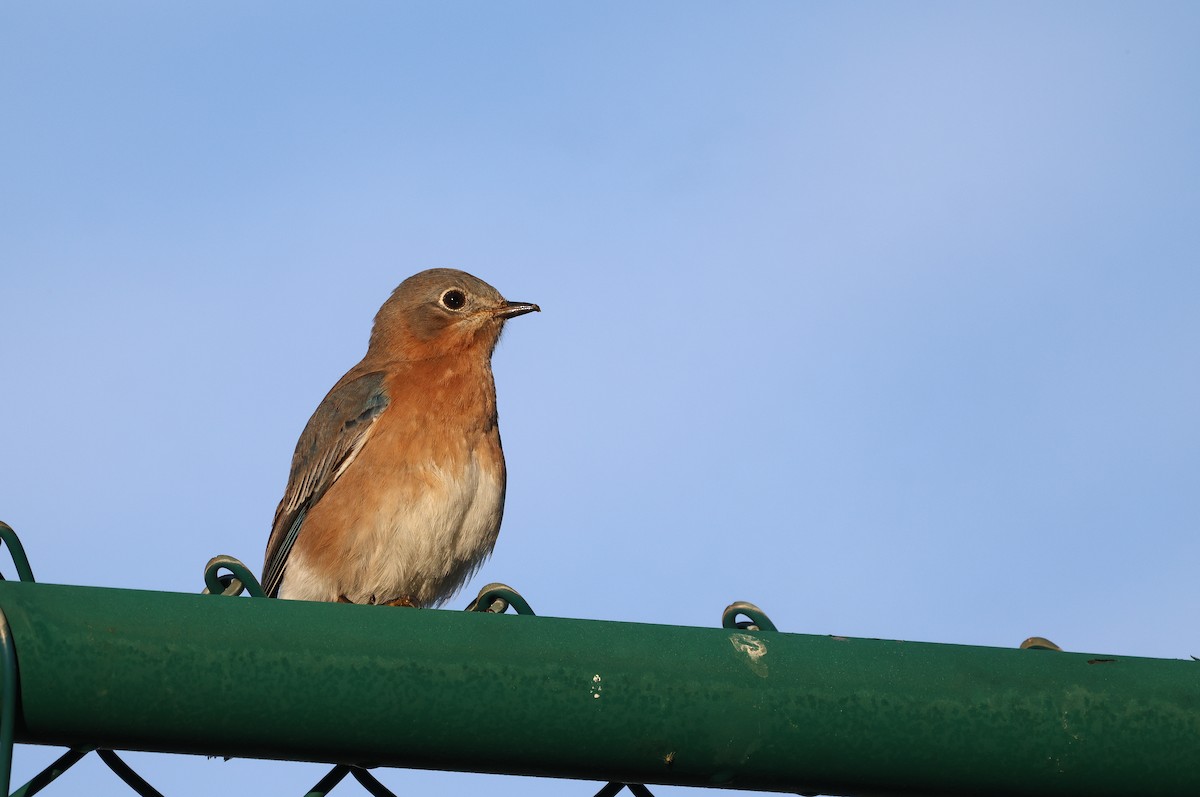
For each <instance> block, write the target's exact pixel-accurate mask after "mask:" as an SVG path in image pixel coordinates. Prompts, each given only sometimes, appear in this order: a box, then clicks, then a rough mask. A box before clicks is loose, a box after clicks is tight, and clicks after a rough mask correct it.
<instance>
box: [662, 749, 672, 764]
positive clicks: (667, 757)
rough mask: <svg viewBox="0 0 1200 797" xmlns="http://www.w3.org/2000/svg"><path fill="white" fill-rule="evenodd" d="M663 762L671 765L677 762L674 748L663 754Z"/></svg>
mask: <svg viewBox="0 0 1200 797" xmlns="http://www.w3.org/2000/svg"><path fill="white" fill-rule="evenodd" d="M663 763H664V764H666V765H667V766H671V765H672V764H674V763H675V751H674V750H672V751H671V752H669V753H667V754H666V755H665V756H663Z"/></svg>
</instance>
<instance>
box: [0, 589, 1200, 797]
mask: <svg viewBox="0 0 1200 797" xmlns="http://www.w3.org/2000/svg"><path fill="white" fill-rule="evenodd" d="M0 607H2V609H3V612H4V614H5V615H7V618H8V622H9V626H10V629H11V634H12V639H13V641H14V643H15V647H16V656H17V664H18V667H19V669H20V679H19V690H20V699H19V701H18V704H17V705H18V715H17V740H18V741H21V742H31V743H37V744H58V745H67V746H72V747H100V748H113V749H119V750H122V749H125V750H157V751H169V752H179V753H199V754H205V755H219V756H239V757H257V758H275V759H296V760H312V761H326V762H331V763H343V764H348V765H363V766H371V765H389V766H402V767H420V768H431V769H432V768H436V769H451V770H464V771H475V772H496V773H512V774H525V775H543V776H552V777H565V778H583V779H591V780H598V781H619V782H625V783H670V784H680V785H692V786H710V787H712V786H715V787H724V788H742V789H761V790H775V791H789V792H803V793H818V792H819V793H827V794H847V795H860V794H861V795H890V794H895V795H899V794H912V793H922V794H928V795H939V794H944V795H950V794H958V795H968V794H969V795H1088V796H1089V797H1099V796H1101V795H1118V794H1121V795H1128V794H1139V795H1150V794H1175V795H1178V794H1200V766H1197V752H1198V750H1200V665H1198V664H1196V663H1195V662H1185V661H1174V660H1157V659H1145V658H1135V657H1125V656H1120V657H1118V656H1094V655H1088V654H1077V653H1059V652H1054V651H1047V650H1008V649H996V648H980V647H967V646H959V645H941V644H928V643H915V642H899V641H890V640H875V639H851V638H840V637H819V636H807V635H800V634H788V633H781V632H777V631H751V630H738V629H720V628H685V627H678V626H665V625H648V624H635V623H615V622H600V621H588V620H567V619H557V618H550V617H532V616H515V615H496V614H487V613H468V612H454V611H432V610H419V609H406V608H392V607H382V606H351V605H345V604H323V603H305V602H297V601H282V600H266V599H247V598H233V597H224V596H198V595H187V594H180V593H163V592H145V591H133V590H116V589H100V588H92V587H72V586H59V585H51V584H32V583H14V582H3V583H0Z"/></svg>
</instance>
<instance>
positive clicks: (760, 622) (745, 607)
mask: <svg viewBox="0 0 1200 797" xmlns="http://www.w3.org/2000/svg"><path fill="white" fill-rule="evenodd" d="M738 617H747V618H749V619H748V620H740V621H739V620H738ZM721 627H722V628H738V629H741V630H743V631H778V630H779V629H777V628H776V627H775V624H774V623H773V622H771V618H770V617H767V613H766V612H764V611H763V610H762V609H760V608H758V607H757V606H755V605H754V604H753V603H750V602H749V601H734V602H733V603H731V604H729V605H728V606H726V607H725V611H724V612H722V613H721Z"/></svg>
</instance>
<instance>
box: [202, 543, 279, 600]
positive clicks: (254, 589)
mask: <svg viewBox="0 0 1200 797" xmlns="http://www.w3.org/2000/svg"><path fill="white" fill-rule="evenodd" d="M221 570H228V571H229V572H228V573H226V574H224V575H222V574H221V572H220V571H221ZM243 590H245V591H246V592H248V593H250V597H252V598H264V597H266V593H264V592H263V588H262V585H261V584H259V583H258V579H257V578H255V577H254V574H253V573H251V572H250V568H248V567H246V565H244V564H242V561H241V560H240V559H235V558H234V557H232V556H226V555H224V554H222V555H221V556H214V557H213V558H212V559H209V560H208V564H207V565H205V566H204V592H202V593H201V594H202V595H231V596H232V595H241V594H242V591H243Z"/></svg>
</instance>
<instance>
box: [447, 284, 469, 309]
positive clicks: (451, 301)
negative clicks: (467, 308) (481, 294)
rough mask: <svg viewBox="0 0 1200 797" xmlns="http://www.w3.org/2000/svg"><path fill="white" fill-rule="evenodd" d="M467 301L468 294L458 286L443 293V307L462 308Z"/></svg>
mask: <svg viewBox="0 0 1200 797" xmlns="http://www.w3.org/2000/svg"><path fill="white" fill-rule="evenodd" d="M466 303H467V297H466V294H464V293H463V292H462V291H460V290H458V289H457V288H452V289H451V290H448V291H446V292H445V293H443V294H442V307H445V308H446V309H447V310H461V309H462V308H463V305H464V304H466Z"/></svg>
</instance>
